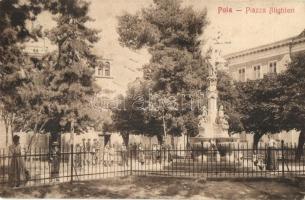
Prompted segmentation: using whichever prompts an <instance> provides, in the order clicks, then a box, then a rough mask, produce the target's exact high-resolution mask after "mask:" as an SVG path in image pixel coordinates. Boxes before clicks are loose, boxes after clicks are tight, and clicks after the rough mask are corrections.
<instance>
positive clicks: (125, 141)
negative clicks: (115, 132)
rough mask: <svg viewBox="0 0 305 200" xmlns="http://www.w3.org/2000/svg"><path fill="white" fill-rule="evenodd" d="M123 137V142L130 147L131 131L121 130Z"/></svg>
mask: <svg viewBox="0 0 305 200" xmlns="http://www.w3.org/2000/svg"><path fill="white" fill-rule="evenodd" d="M121 135H122V138H123V142H124V144H125V146H126V147H128V144H129V133H128V132H121Z"/></svg>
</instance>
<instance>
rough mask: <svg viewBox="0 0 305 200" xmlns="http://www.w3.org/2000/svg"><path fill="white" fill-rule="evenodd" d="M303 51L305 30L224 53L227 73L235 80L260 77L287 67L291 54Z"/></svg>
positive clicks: (304, 48) (304, 47)
mask: <svg viewBox="0 0 305 200" xmlns="http://www.w3.org/2000/svg"><path fill="white" fill-rule="evenodd" d="M301 52H305V30H304V31H303V32H302V33H301V34H299V35H297V36H294V37H290V38H287V39H284V40H280V41H277V42H273V43H270V44H266V45H261V46H258V47H254V48H250V49H246V50H243V51H239V52H235V53H231V54H228V55H225V56H224V58H225V59H226V62H227V63H226V64H227V67H228V69H229V73H230V74H231V76H232V78H233V79H234V80H236V81H247V80H256V79H261V78H263V77H264V75H266V74H268V73H281V72H283V71H285V70H286V69H287V66H288V64H289V63H290V62H291V58H292V56H293V55H295V54H297V53H301Z"/></svg>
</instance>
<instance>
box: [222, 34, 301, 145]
mask: <svg viewBox="0 0 305 200" xmlns="http://www.w3.org/2000/svg"><path fill="white" fill-rule="evenodd" d="M302 52H305V30H304V31H303V32H302V33H301V34H299V35H297V36H294V37H290V38H287V39H284V40H280V41H277V42H273V43H270V44H266V45H261V46H258V47H254V48H250V49H246V50H243V51H239V52H235V53H231V54H228V55H225V56H224V58H225V60H226V66H227V67H228V70H229V74H230V75H231V76H232V78H233V79H234V80H235V81H247V80H257V79H261V78H263V77H264V76H265V75H266V74H270V73H272V74H278V73H281V72H283V71H285V70H286V69H287V67H288V64H289V63H290V62H291V58H292V57H293V56H294V55H296V54H298V53H302ZM272 137H274V138H275V139H277V140H284V141H285V142H288V143H298V137H299V132H298V131H295V130H291V131H289V132H285V131H283V132H281V133H278V134H275V135H273V136H272ZM241 139H243V140H245V141H247V142H248V143H252V142H253V135H252V134H247V133H243V134H241ZM261 141H267V136H264V137H263V138H262V139H261Z"/></svg>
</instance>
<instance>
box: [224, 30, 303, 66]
mask: <svg viewBox="0 0 305 200" xmlns="http://www.w3.org/2000/svg"><path fill="white" fill-rule="evenodd" d="M303 41H305V29H304V30H303V31H302V32H301V33H300V34H299V35H297V36H294V37H289V38H286V39H283V40H279V41H276V42H272V43H269V44H265V45H261V46H257V47H254V48H250V49H245V50H242V51H238V52H234V53H230V54H227V55H225V56H224V58H225V59H226V60H227V59H232V58H235V57H240V56H245V55H248V54H253V53H257V52H261V51H266V50H269V49H274V48H278V47H282V46H287V45H291V44H295V43H299V42H303Z"/></svg>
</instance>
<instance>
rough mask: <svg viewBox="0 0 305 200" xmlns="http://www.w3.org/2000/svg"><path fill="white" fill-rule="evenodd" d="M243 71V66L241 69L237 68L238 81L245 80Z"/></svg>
mask: <svg viewBox="0 0 305 200" xmlns="http://www.w3.org/2000/svg"><path fill="white" fill-rule="evenodd" d="M245 72H246V70H245V68H242V69H239V70H238V74H239V80H240V81H245V80H246V73H245Z"/></svg>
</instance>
